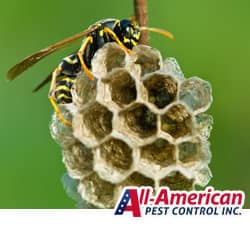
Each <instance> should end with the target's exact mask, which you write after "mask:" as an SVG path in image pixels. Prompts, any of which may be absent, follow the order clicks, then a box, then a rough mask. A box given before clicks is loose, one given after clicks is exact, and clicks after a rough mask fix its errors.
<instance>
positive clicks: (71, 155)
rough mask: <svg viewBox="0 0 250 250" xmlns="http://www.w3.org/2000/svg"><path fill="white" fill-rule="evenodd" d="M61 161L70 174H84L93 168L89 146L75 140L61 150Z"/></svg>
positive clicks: (76, 175)
mask: <svg viewBox="0 0 250 250" xmlns="http://www.w3.org/2000/svg"><path fill="white" fill-rule="evenodd" d="M63 162H64V164H65V165H66V166H67V168H68V171H69V172H71V176H72V175H73V176H75V177H76V178H78V176H81V177H82V176H85V175H88V174H89V173H91V172H92V169H93V164H94V163H93V152H92V150H91V149H90V148H87V147H86V146H85V145H83V144H82V143H80V142H79V141H77V142H76V143H74V144H72V145H70V146H69V147H67V149H65V150H63Z"/></svg>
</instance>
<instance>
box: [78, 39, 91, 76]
mask: <svg viewBox="0 0 250 250" xmlns="http://www.w3.org/2000/svg"><path fill="white" fill-rule="evenodd" d="M89 43H93V37H92V36H89V37H87V38H86V39H85V40H84V42H83V44H82V46H81V48H80V49H79V50H78V52H77V55H78V58H79V60H80V63H81V66H82V69H83V71H84V72H85V74H86V75H87V76H88V78H89V79H90V80H94V79H95V78H94V76H93V74H92V73H91V71H90V70H89V69H88V67H87V65H86V64H85V62H84V60H83V57H84V53H85V49H86V47H87V45H88V44H89Z"/></svg>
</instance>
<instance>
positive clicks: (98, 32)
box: [7, 18, 173, 126]
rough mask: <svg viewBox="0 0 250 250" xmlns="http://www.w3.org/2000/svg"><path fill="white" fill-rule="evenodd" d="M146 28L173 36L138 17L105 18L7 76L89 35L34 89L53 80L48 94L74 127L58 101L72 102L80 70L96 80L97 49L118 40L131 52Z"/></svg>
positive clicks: (22, 62) (49, 48)
mask: <svg viewBox="0 0 250 250" xmlns="http://www.w3.org/2000/svg"><path fill="white" fill-rule="evenodd" d="M142 30H149V31H153V32H157V33H161V34H163V35H165V36H166V37H168V38H170V39H172V38H173V36H172V34H171V33H169V32H168V31H165V30H162V29H158V28H149V27H139V26H138V24H137V23H136V21H135V18H131V19H130V20H128V19H123V20H118V19H104V20H101V21H98V22H97V23H95V24H93V25H91V26H90V27H89V28H88V29H87V30H84V31H82V32H80V33H78V34H75V35H73V36H71V37H69V38H66V39H64V40H62V41H60V42H57V43H55V44H53V45H50V46H49V47H47V48H45V49H42V50H40V51H38V52H36V53H34V54H32V55H31V56H29V57H26V58H25V59H23V60H22V61H21V62H19V63H17V64H16V65H14V66H13V67H12V68H11V69H10V70H9V71H8V73H7V77H8V79H10V80H13V79H15V78H16V77H17V76H18V75H20V74H21V73H23V72H24V71H25V70H27V69H28V68H29V67H31V66H32V65H34V64H35V63H37V62H38V61H40V60H41V59H43V58H44V57H46V56H48V55H49V54H51V53H53V52H55V51H56V50H58V49H60V48H62V47H63V46H65V45H67V44H70V43H72V42H73V41H75V40H77V39H79V38H82V37H84V36H87V37H86V38H85V39H84V40H83V42H82V45H81V47H80V49H79V50H78V51H77V53H75V54H72V55H70V56H67V57H65V58H64V59H63V60H62V61H61V63H60V64H59V65H58V66H57V67H56V69H55V70H54V71H53V72H52V73H50V74H49V75H48V76H47V77H46V78H45V79H44V80H43V81H42V82H41V83H40V84H39V85H37V86H36V88H35V89H34V90H33V92H36V91H37V90H39V89H40V88H41V87H43V86H44V85H45V84H46V83H48V82H49V81H50V80H51V86H50V91H49V96H48V97H49V100H50V102H51V104H52V106H53V108H54V110H55V112H56V114H57V116H58V119H59V120H60V121H61V122H62V123H63V124H64V125H67V126H71V123H70V122H68V121H67V120H65V119H64V117H63V115H62V114H61V112H60V109H59V107H58V104H67V103H71V102H72V96H71V88H72V85H73V84H74V82H75V79H76V77H77V75H78V73H79V72H80V71H82V70H83V71H84V72H85V74H86V75H87V76H88V77H89V79H91V80H94V76H93V74H92V73H91V60H92V58H93V56H94V54H95V53H96V51H97V50H98V49H100V48H101V47H102V46H103V45H104V44H106V43H108V42H116V43H118V44H119V45H120V46H121V47H122V48H123V49H124V50H125V51H126V52H127V53H129V52H130V51H131V49H132V48H133V47H134V46H136V45H137V44H138V41H139V39H140V34H141V31H142Z"/></svg>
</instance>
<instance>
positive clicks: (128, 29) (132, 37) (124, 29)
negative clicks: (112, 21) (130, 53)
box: [115, 19, 140, 49]
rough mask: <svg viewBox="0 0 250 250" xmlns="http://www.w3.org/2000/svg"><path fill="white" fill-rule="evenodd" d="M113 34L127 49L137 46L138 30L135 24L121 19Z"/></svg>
mask: <svg viewBox="0 0 250 250" xmlns="http://www.w3.org/2000/svg"><path fill="white" fill-rule="evenodd" d="M115 32H116V35H117V36H118V37H119V39H120V41H122V43H123V44H124V45H125V46H126V47H127V48H128V49H132V48H133V47H134V46H136V45H137V44H138V41H139V38H140V30H139V27H138V25H137V24H136V23H135V22H131V21H130V20H127V19H123V20H121V21H120V22H119V23H118V24H117V27H116V29H115Z"/></svg>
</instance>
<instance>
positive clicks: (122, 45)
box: [103, 27, 131, 54]
mask: <svg viewBox="0 0 250 250" xmlns="http://www.w3.org/2000/svg"><path fill="white" fill-rule="evenodd" d="M103 32H106V33H108V34H109V35H110V36H111V37H112V38H113V39H114V40H115V41H116V42H117V43H118V44H119V45H120V46H121V47H122V48H123V49H124V50H125V51H126V52H127V53H128V54H129V53H130V52H131V50H130V49H128V48H127V47H126V46H125V45H124V44H123V43H122V42H121V41H120V39H119V38H118V37H117V35H116V34H115V32H114V31H113V30H111V29H109V28H107V27H106V28H104V29H103Z"/></svg>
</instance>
